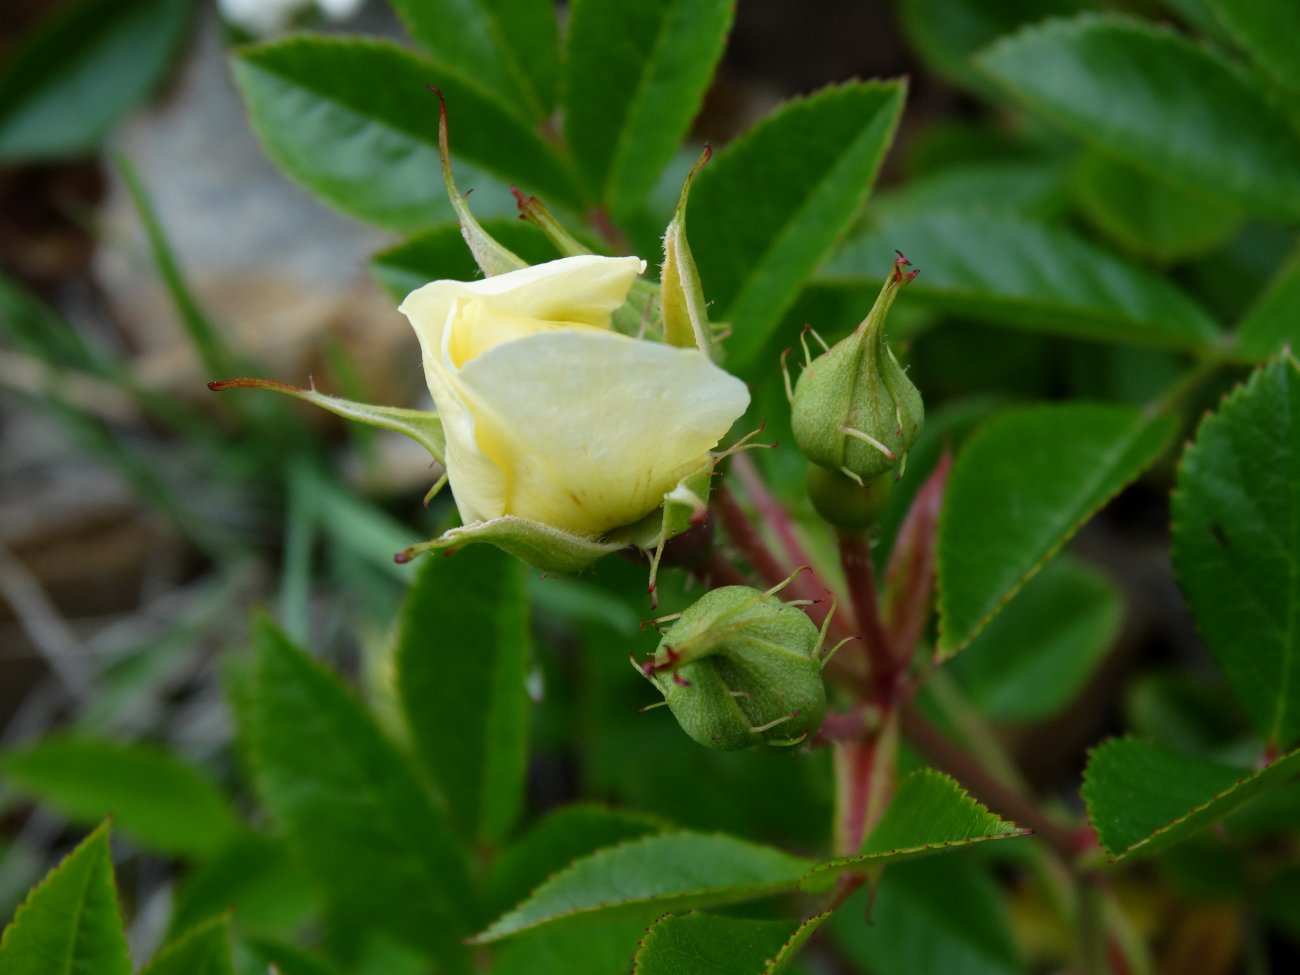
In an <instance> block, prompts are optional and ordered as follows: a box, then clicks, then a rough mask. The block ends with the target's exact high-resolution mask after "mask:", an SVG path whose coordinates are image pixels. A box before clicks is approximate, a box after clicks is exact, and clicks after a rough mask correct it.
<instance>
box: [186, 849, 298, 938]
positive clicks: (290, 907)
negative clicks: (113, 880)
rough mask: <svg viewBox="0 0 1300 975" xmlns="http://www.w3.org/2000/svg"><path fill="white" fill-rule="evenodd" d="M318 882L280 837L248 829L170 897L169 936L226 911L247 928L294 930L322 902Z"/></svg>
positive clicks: (274, 931) (265, 931)
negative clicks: (297, 860) (317, 886)
mask: <svg viewBox="0 0 1300 975" xmlns="http://www.w3.org/2000/svg"><path fill="white" fill-rule="evenodd" d="M319 900H320V896H319V894H318V893H317V890H316V886H315V884H313V883H312V882H311V880H310V879H309V878H308V877H307V875H306V873H305V872H304V871H303V870H302V869H301V868H300V867H299V866H298V864H297V863H296V862H294V861H293V859H292V858H291V856H290V853H289V850H288V849H287V846H286V844H285V843H284V841H282V840H277V839H272V838H271V837H268V836H262V835H259V834H257V833H252V832H245V833H240V834H237V835H235V836H233V837H232V838H231V839H230V840H229V841H228V842H227V843H226V845H225V846H224V847H222V849H220V850H218V851H217V853H216V854H214V855H213V856H212V857H211V858H210V859H208V860H206V861H204V862H203V863H202V864H200V865H199V866H198V867H196V868H195V869H193V870H191V871H190V872H189V873H188V874H187V875H186V876H185V878H184V880H183V882H182V883H181V885H180V888H179V890H178V891H177V892H176V894H175V896H174V899H173V902H172V916H171V922H170V923H169V925H168V928H167V930H168V936H169V937H170V938H176V937H179V936H180V935H181V934H183V933H184V932H185V931H187V930H189V929H190V928H192V927H194V926H195V925H197V924H199V923H200V922H202V921H204V920H205V919H207V918H211V917H213V916H215V915H217V914H221V913H223V912H226V911H230V912H232V914H231V920H232V922H233V923H234V924H235V925H236V926H237V928H238V929H239V931H240V932H242V933H244V934H248V933H250V932H251V933H256V934H267V935H272V934H281V933H284V934H287V933H289V932H292V931H296V930H298V929H299V927H300V926H301V925H302V923H303V921H304V920H306V919H307V918H308V917H309V916H310V915H311V914H312V913H313V911H314V910H316V909H317V908H318V906H319Z"/></svg>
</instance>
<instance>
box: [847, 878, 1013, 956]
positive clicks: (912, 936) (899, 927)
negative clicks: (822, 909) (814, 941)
mask: <svg viewBox="0 0 1300 975" xmlns="http://www.w3.org/2000/svg"><path fill="white" fill-rule="evenodd" d="M1005 905H1006V898H1005V896H1004V894H1003V891H1001V890H1000V889H999V888H998V885H997V884H995V883H994V882H993V880H992V879H991V878H990V877H989V876H988V873H987V871H986V870H985V869H983V868H982V867H981V866H980V864H979V863H978V862H977V861H976V860H975V859H974V858H968V857H941V858H936V859H932V860H916V861H914V862H910V863H900V864H897V865H896V866H892V867H890V868H889V869H888V870H886V871H885V875H884V877H882V878H881V881H880V884H879V886H878V887H877V889H876V891H875V893H874V895H873V897H872V899H871V901H870V908H869V910H868V901H867V896H866V892H865V891H864V892H862V893H859V894H857V895H855V896H854V897H853V898H852V899H850V900H849V901H848V902H847V903H846V904H845V905H844V907H842V908H841V909H840V910H838V911H836V912H835V916H834V917H833V918H832V919H831V923H830V925H829V926H828V927H829V931H830V934H831V937H832V938H833V939H834V941H835V942H836V945H837V947H838V948H839V949H840V950H841V951H842V952H843V953H844V954H845V956H847V958H849V959H850V960H852V961H853V962H855V963H857V964H858V965H859V966H862V967H863V968H864V969H866V970H867V971H873V972H875V971H879V972H906V973H907V975H952V973H954V972H960V973H961V975H1018V973H1021V972H1024V971H1025V964H1024V962H1023V961H1021V960H1020V958H1019V955H1018V952H1017V950H1016V943H1015V940H1014V938H1013V936H1012V931H1011V924H1010V920H1009V918H1008V917H1007V909H1006V906H1005ZM868 917H869V918H870V920H868Z"/></svg>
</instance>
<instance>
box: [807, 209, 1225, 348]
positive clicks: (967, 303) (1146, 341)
mask: <svg viewBox="0 0 1300 975" xmlns="http://www.w3.org/2000/svg"><path fill="white" fill-rule="evenodd" d="M895 248H897V249H899V250H901V251H902V252H903V253H904V254H906V255H907V257H908V259H909V260H910V261H911V262H912V263H913V265H915V266H916V267H917V268H919V269H920V270H921V274H920V275H919V276H918V277H917V279H916V280H915V281H914V282H913V283H912V284H911V285H910V286H909V287H908V289H907V294H906V295H905V296H904V299H903V300H904V301H905V302H908V303H913V302H915V303H918V304H925V305H927V306H929V307H932V308H936V309H938V310H940V311H944V312H949V313H953V314H957V315H960V316H962V317H963V318H979V319H984V320H987V321H990V322H993V323H994V324H999V325H1002V324H1005V325H1016V326H1019V327H1022V328H1029V329H1033V330H1035V331H1047V332H1053V333H1059V334H1065V335H1076V336H1079V337H1080V338H1087V339H1107V340H1111V341H1118V342H1133V343H1137V344H1143V345H1155V346H1165V347H1170V348H1186V349H1204V348H1207V347H1209V346H1210V345H1212V344H1213V343H1214V342H1215V341H1216V340H1217V339H1218V338H1219V334H1220V333H1219V330H1218V328H1217V326H1216V325H1215V324H1214V322H1213V320H1212V319H1211V318H1210V317H1209V316H1208V315H1207V314H1206V313H1205V312H1204V311H1203V310H1202V309H1201V308H1200V307H1199V306H1198V305H1196V303H1195V302H1193V301H1192V300H1191V299H1190V298H1188V297H1187V296H1186V295H1185V294H1183V293H1182V292H1181V291H1179V290H1178V289H1177V288H1175V287H1174V286H1173V285H1171V284H1170V283H1169V282H1167V281H1166V280H1165V279H1164V278H1161V277H1158V276H1156V275H1154V274H1151V273H1150V272H1147V271H1144V270H1142V269H1140V268H1137V267H1134V266H1133V265H1131V264H1128V263H1126V262H1124V261H1122V260H1120V259H1119V258H1117V257H1115V256H1114V255H1112V254H1109V253H1107V252H1106V251H1104V250H1101V249H1100V248H1098V247H1096V246H1094V245H1093V244H1090V243H1087V242H1086V241H1084V240H1082V239H1080V238H1079V237H1077V236H1075V235H1074V234H1072V233H1070V232H1069V231H1066V230H1061V229H1059V228H1056V227H1052V226H1049V225H1047V224H1044V223H1041V222H1038V221H1034V220H1030V219H1028V218H1026V217H1021V216H1016V215H1014V214H995V213H987V212H984V211H982V210H948V211H937V212H926V213H913V214H910V215H900V216H897V217H893V218H888V219H885V220H884V221H882V222H881V223H880V224H879V225H877V226H875V227H874V228H873V229H871V230H869V231H867V232H866V233H864V234H861V235H858V236H855V237H853V238H852V239H850V240H849V241H848V242H847V243H845V245H844V247H843V248H841V249H840V251H839V253H838V254H837V255H836V256H835V258H834V259H833V260H831V261H830V262H829V263H828V264H827V265H826V266H825V267H823V268H822V269H821V270H820V271H819V272H818V274H817V280H818V282H819V283H823V284H839V285H843V286H852V285H855V284H860V283H862V282H863V279H864V277H865V278H866V279H869V280H872V281H875V280H878V279H879V272H878V269H879V268H880V267H881V266H884V267H886V268H888V266H889V260H890V258H891V256H892V255H893V253H894V249H895Z"/></svg>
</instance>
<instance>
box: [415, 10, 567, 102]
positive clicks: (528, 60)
mask: <svg viewBox="0 0 1300 975" xmlns="http://www.w3.org/2000/svg"><path fill="white" fill-rule="evenodd" d="M391 2H392V6H393V8H394V9H395V10H396V11H397V14H398V16H399V17H401V18H402V23H403V24H405V25H406V30H407V33H409V34H410V35H411V36H412V37H413V38H414V39H415V40H416V41H417V42H418V43H419V44H421V45H422V46H423V47H424V48H425V50H427V51H428V52H429V53H430V54H432V55H433V57H434V60H435V61H437V62H439V63H440V64H445V65H447V66H449V67H451V68H453V69H455V70H456V71H457V72H458V73H460V74H461V75H463V76H465V77H467V78H473V79H474V81H475V83H476V84H477V85H479V86H480V87H482V88H483V89H485V90H486V91H487V92H489V93H490V94H491V95H492V96H494V98H495V100H497V101H499V102H500V103H501V104H502V105H504V106H507V107H509V108H510V109H511V110H512V111H514V112H516V113H518V114H519V115H521V116H523V117H524V118H527V119H530V120H534V121H539V120H541V119H542V118H544V117H545V116H546V115H547V114H548V113H549V111H550V108H551V106H552V105H553V104H554V101H555V81H556V63H557V61H558V58H559V40H558V37H557V36H556V35H557V31H556V24H555V6H554V4H552V3H551V2H550V0H391Z"/></svg>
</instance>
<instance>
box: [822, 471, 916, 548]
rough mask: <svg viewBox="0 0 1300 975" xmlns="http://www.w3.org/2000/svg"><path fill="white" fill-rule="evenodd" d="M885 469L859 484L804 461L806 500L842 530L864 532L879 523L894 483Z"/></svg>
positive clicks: (838, 473)
mask: <svg viewBox="0 0 1300 975" xmlns="http://www.w3.org/2000/svg"><path fill="white" fill-rule="evenodd" d="M894 480H895V478H894V472H893V471H886V472H885V473H884V474H880V475H877V476H876V477H873V478H871V479H870V480H868V481H865V482H863V483H861V484H859V483H858V482H857V481H855V480H853V479H852V478H849V477H846V476H845V475H844V474H841V473H840V472H839V471H833V470H831V469H830V468H827V467H820V466H818V465H817V464H809V465H808V482H807V483H808V500H809V501H811V502H812V506H813V509H814V510H815V511H816V512H817V513H818V514H819V515H821V516H822V517H823V518H825V519H826V520H827V521H828V522H830V523H831V524H832V525H834V526H835V527H836V528H838V529H841V530H842V531H850V532H865V531H870V530H871V529H873V528H875V527H876V525H878V524H880V519H881V517H882V516H883V515H884V513H885V508H886V507H887V506H888V504H889V495H890V493H891V491H892V489H893V487H894Z"/></svg>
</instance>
